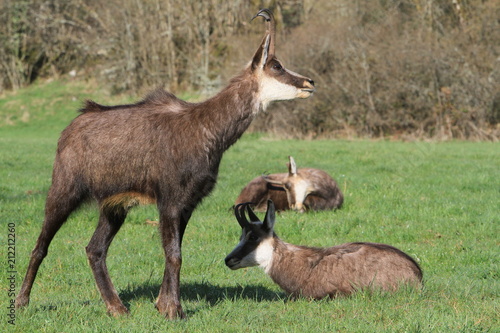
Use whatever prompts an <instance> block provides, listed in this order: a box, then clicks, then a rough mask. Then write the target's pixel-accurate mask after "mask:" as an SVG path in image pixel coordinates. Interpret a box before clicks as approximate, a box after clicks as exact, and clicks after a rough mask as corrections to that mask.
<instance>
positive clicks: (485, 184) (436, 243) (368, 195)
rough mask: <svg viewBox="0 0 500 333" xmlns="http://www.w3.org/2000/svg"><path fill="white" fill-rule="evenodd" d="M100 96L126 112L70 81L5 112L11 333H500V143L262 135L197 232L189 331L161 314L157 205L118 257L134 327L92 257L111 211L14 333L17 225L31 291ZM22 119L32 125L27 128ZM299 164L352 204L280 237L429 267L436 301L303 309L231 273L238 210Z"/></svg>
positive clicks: (227, 167)
mask: <svg viewBox="0 0 500 333" xmlns="http://www.w3.org/2000/svg"><path fill="white" fill-rule="evenodd" d="M94 90H95V91H94ZM85 98H93V99H96V100H97V101H100V102H106V103H108V102H109V104H111V103H113V102H123V101H126V99H123V98H121V97H110V96H106V95H105V94H104V93H102V92H100V91H99V89H97V88H93V87H91V86H90V85H89V84H81V83H67V82H61V81H55V82H52V83H49V84H40V85H38V86H34V87H30V88H27V89H25V90H22V91H20V92H19V93H17V94H12V95H9V96H3V97H2V98H1V99H0V110H1V111H0V116H1V117H2V119H4V120H5V119H10V120H9V122H5V123H0V179H1V183H0V221H1V222H0V225H1V228H2V230H1V231H0V244H2V245H1V250H0V253H1V256H2V258H1V260H0V261H1V262H2V265H4V267H2V269H0V279H1V281H2V283H1V286H2V288H1V290H0V292H1V294H0V300H1V303H0V304H1V308H2V311H0V313H1V315H0V331H2V332H4V331H9V332H10V331H12V332H128V331H130V332H157V331H158V332H160V331H161V332H167V331H182V332H241V331H243V332H254V331H265V332H268V331H271V330H276V331H280V332H308V331H309V332H333V331H341V332H499V331H500V324H499V317H498V312H500V308H499V296H500V284H499V278H500V276H499V259H500V255H499V254H500V251H499V245H500V241H499V239H500V237H499V235H500V228H499V227H500V213H499V212H500V209H499V208H500V207H499V203H500V201H499V198H500V181H499V172H498V166H499V165H500V145H499V144H498V143H488V142H482V143H478V142H447V143H425V142H412V143H409V142H390V141H342V140H335V141H326V140H325V141H295V140H274V139H269V138H267V137H265V136H261V135H256V134H252V135H246V136H244V137H243V138H242V140H240V141H239V142H238V143H237V144H236V145H235V146H233V147H232V148H231V149H230V150H229V151H228V152H227V153H226V154H225V156H224V158H223V161H222V165H221V168H220V174H219V181H218V185H217V187H216V189H215V191H214V192H213V194H212V195H211V196H210V197H208V198H206V199H205V200H204V201H203V203H202V204H201V205H200V206H199V207H198V209H197V210H196V211H195V213H194V215H193V217H192V219H191V221H190V223H189V225H188V228H187V230H186V235H185V239H184V243H183V267H182V271H181V291H182V298H181V301H182V304H183V307H184V310H185V312H186V313H187V315H188V319H187V320H185V321H173V322H169V321H166V320H165V319H163V318H162V317H161V316H160V315H159V314H158V312H157V311H156V310H155V308H154V306H153V301H154V299H155V297H156V295H157V293H158V290H159V285H160V282H161V278H162V274H163V267H164V266H163V265H164V257H163V252H162V250H161V248H160V240H159V235H158V232H157V228H156V227H155V226H152V225H150V224H147V223H145V222H146V220H157V216H158V214H157V212H156V211H155V209H154V207H150V206H149V207H140V208H137V209H134V210H133V211H131V213H130V214H129V217H128V218H127V221H126V223H125V225H124V227H123V228H122V230H121V231H120V233H119V234H118V235H117V237H116V239H115V241H114V242H113V244H112V246H111V248H110V253H109V256H108V266H109V270H110V274H111V277H112V279H113V282H114V283H115V286H116V287H117V289H118V291H119V293H120V296H121V298H122V300H123V301H124V302H125V303H126V305H127V306H129V308H130V310H131V315H130V316H127V317H121V318H112V317H109V316H107V315H106V310H105V306H104V304H103V302H102V300H101V298H100V295H99V293H98V291H97V289H96V287H95V282H94V279H93V277H92V273H91V271H90V268H89V266H88V264H87V260H86V255H85V250H84V248H85V246H86V245H87V242H88V241H89V239H90V237H91V235H92V233H93V231H94V228H95V225H96V221H97V212H96V210H95V207H93V206H92V205H88V206H86V207H84V208H83V209H81V210H80V211H78V212H77V213H75V214H74V215H73V216H72V217H71V218H70V219H69V220H68V222H67V224H66V225H64V226H63V227H62V229H61V231H60V232H59V233H58V234H57V235H56V237H55V239H54V241H53V242H52V245H51V248H50V250H49V255H48V257H47V258H46V259H45V261H44V262H43V264H42V266H41V269H40V271H39V274H38V277H37V280H36V282H35V285H34V288H33V292H32V295H31V303H30V305H29V306H28V307H27V308H25V309H22V310H18V311H17V312H16V325H15V326H12V325H9V324H8V323H7V320H8V318H7V315H6V314H7V309H6V307H7V305H8V302H9V300H10V297H8V286H7V285H6V283H5V281H6V279H7V269H6V266H7V263H6V261H7V237H8V231H7V224H8V223H9V222H13V223H15V226H16V232H15V233H16V256H17V258H16V267H15V268H16V270H17V272H18V274H17V276H16V287H17V290H16V291H19V288H20V285H21V282H22V279H23V278H24V274H25V272H26V268H27V264H28V260H29V254H30V252H31V250H32V248H33V246H34V244H35V241H36V238H37V237H38V234H39V232H40V228H41V222H42V221H43V208H44V202H45V195H46V192H47V190H48V187H49V185H50V177H51V172H52V170H51V169H52V162H53V158H54V154H55V148H56V143H57V139H58V136H59V133H60V131H61V130H62V129H63V128H64V127H65V126H66V125H67V124H68V123H69V122H70V121H71V119H72V118H73V117H74V116H75V115H76V113H75V110H76V109H78V108H79V106H80V105H81V101H82V100H83V99H85ZM54 101H55V102H54ZM21 107H23V108H24V110H29V111H28V112H30V116H29V117H27V116H25V118H22V112H21V116H19V113H18V111H19V110H18V109H19V108H21ZM16 112H17V113H16ZM270 112H272V109H271V110H270ZM9 117H10V118H9ZM288 155H293V156H294V157H295V160H296V161H297V164H298V166H299V167H301V166H309V167H316V168H321V169H324V170H326V171H327V172H329V173H330V174H331V175H332V176H333V177H334V178H335V179H336V180H337V181H338V183H339V184H340V187H341V189H342V190H343V192H344V195H345V202H344V207H343V208H342V209H341V210H339V211H336V212H316V213H307V214H297V213H294V212H285V213H282V214H280V215H279V216H278V218H277V224H276V231H277V233H278V234H279V235H280V237H281V238H282V239H284V240H285V241H288V242H291V243H295V244H304V245H311V246H331V245H335V244H340V243H343V242H349V241H372V242H383V243H388V244H391V245H394V246H396V247H398V248H400V249H402V250H403V251H405V252H407V253H409V254H410V255H411V256H413V257H414V258H416V259H417V260H418V261H419V263H420V264H421V266H422V268H423V270H424V278H425V287H424V289H423V290H422V291H421V292H418V291H415V290H402V291H400V292H398V293H396V294H377V293H368V292H363V293H359V294H357V295H355V296H353V297H349V298H339V299H334V300H323V301H313V302H312V301H308V300H304V299H302V300H298V301H288V300H287V298H286V296H285V295H284V294H283V293H282V292H281V291H280V290H279V288H278V287H277V286H276V285H274V284H273V282H272V281H271V280H270V279H269V278H268V277H267V276H266V275H265V274H264V272H262V271H261V270H260V269H259V268H248V269H242V270H238V271H231V270H229V269H228V268H226V267H225V265H224V262H223V259H224V257H225V256H226V254H227V253H229V252H230V251H231V250H232V248H233V247H234V246H235V245H236V243H237V242H238V237H239V232H240V230H239V226H238V224H237V223H236V220H235V219H234V217H233V216H232V214H231V212H230V211H229V207H230V206H231V205H232V202H233V200H234V199H235V198H236V196H237V195H238V193H239V191H240V189H241V188H242V187H243V186H244V185H245V184H246V182H248V181H249V180H250V179H252V178H253V177H254V176H256V175H259V174H261V173H264V172H283V171H284V170H285V168H286V167H285V164H286V161H287V156H288Z"/></svg>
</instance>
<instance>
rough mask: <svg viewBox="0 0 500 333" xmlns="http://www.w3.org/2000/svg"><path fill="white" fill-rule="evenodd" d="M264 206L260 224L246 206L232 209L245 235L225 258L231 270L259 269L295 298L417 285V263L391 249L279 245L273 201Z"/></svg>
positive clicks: (352, 245)
mask: <svg viewBox="0 0 500 333" xmlns="http://www.w3.org/2000/svg"><path fill="white" fill-rule="evenodd" d="M267 206H268V208H267V212H266V216H265V218H264V222H261V221H260V220H259V219H258V217H257V216H255V214H254V213H253V212H252V210H251V208H250V207H249V205H248V203H245V204H241V205H238V206H237V207H235V210H234V211H235V215H236V219H237V220H238V223H239V224H240V226H241V228H242V229H243V231H242V234H241V238H240V243H239V244H238V245H237V246H236V248H235V249H234V250H233V251H232V252H231V253H230V254H229V255H228V256H227V257H226V259H225V261H226V265H227V266H228V267H229V268H231V269H238V268H244V267H251V266H260V267H262V268H263V269H264V270H265V272H266V273H267V274H268V275H269V276H270V277H271V278H272V279H273V281H274V282H275V283H277V284H278V285H279V286H280V287H281V288H282V289H283V290H284V291H285V292H286V293H288V294H289V295H290V296H292V297H294V298H295V297H299V296H302V297H307V298H314V299H321V298H324V297H327V296H329V297H336V296H340V295H349V294H351V293H353V292H355V291H356V290H359V289H366V288H368V289H381V290H385V291H395V290H396V289H397V288H398V287H400V286H401V285H404V284H408V285H412V286H416V287H418V286H420V285H421V281H422V271H421V270H420V267H419V266H418V264H417V263H416V262H415V261H414V260H413V259H412V258H411V257H410V256H408V255H407V254H406V253H404V252H402V251H400V250H398V249H396V248H394V247H392V246H390V245H385V244H375V243H347V244H342V245H338V246H334V247H329V248H313V247H306V246H297V245H292V244H288V243H285V242H283V241H282V240H281V239H279V238H278V236H277V235H276V234H275V233H274V229H273V227H274V221H275V208H274V204H273V202H272V201H269V202H268V204H267ZM245 209H246V210H247V211H248V215H249V217H250V222H249V221H248V220H247V218H246V216H245Z"/></svg>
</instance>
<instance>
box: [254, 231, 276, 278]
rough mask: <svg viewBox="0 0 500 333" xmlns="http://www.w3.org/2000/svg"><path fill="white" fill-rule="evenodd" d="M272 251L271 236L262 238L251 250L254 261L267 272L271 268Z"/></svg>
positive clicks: (272, 241)
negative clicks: (253, 249)
mask: <svg viewBox="0 0 500 333" xmlns="http://www.w3.org/2000/svg"><path fill="white" fill-rule="evenodd" d="M273 253H274V239H273V238H272V237H270V238H268V239H265V240H263V241H262V242H261V243H260V244H259V246H258V247H257V248H256V249H255V251H253V252H252V255H253V259H254V260H255V262H256V263H257V264H258V265H259V266H260V267H262V268H263V269H264V271H265V272H266V273H267V272H268V271H269V269H271V264H272V261H273Z"/></svg>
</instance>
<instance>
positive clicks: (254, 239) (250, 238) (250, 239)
mask: <svg viewBox="0 0 500 333" xmlns="http://www.w3.org/2000/svg"><path fill="white" fill-rule="evenodd" d="M258 239H259V237H257V235H256V234H254V233H251V234H250V235H248V240H249V241H250V242H256V241H257V240H258Z"/></svg>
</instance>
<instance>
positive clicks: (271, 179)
mask: <svg viewBox="0 0 500 333" xmlns="http://www.w3.org/2000/svg"><path fill="white" fill-rule="evenodd" d="M262 179H264V180H265V181H266V182H267V183H268V184H272V185H275V186H278V187H283V182H282V181H281V180H280V179H279V178H277V177H276V176H273V175H262Z"/></svg>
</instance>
